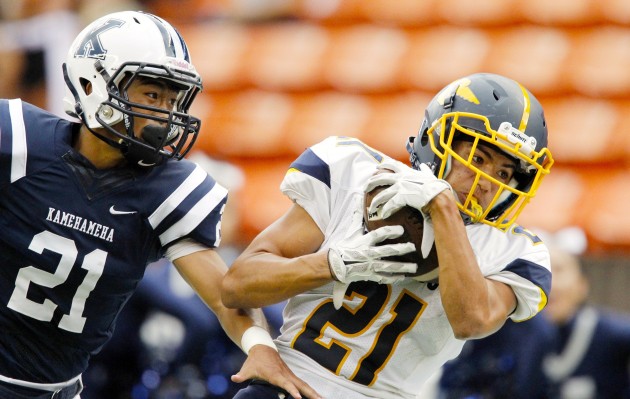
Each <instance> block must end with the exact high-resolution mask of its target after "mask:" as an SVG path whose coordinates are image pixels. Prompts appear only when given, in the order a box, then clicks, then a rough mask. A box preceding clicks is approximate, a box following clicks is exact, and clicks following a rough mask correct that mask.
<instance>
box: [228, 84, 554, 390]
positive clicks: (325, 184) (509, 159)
mask: <svg viewBox="0 0 630 399" xmlns="http://www.w3.org/2000/svg"><path fill="white" fill-rule="evenodd" d="M408 149H409V152H410V155H411V164H412V167H409V166H406V165H405V164H403V163H401V162H397V161H395V160H393V159H392V158H390V157H388V156H386V155H385V154H382V153H380V152H378V151H376V150H374V149H372V148H370V147H368V146H367V145H366V144H365V143H363V142H361V141H359V140H357V139H355V138H351V137H329V138H327V139H325V140H324V141H322V142H320V143H317V144H315V145H313V146H312V147H310V148H308V149H307V150H306V151H305V152H303V153H302V155H300V157H299V158H297V159H296V160H295V161H294V162H293V163H292V164H291V166H290V168H289V171H288V172H287V174H286V176H285V178H284V180H283V182H282V184H281V190H282V191H283V193H284V194H285V195H287V196H288V197H289V198H291V200H293V202H294V205H293V206H292V207H291V208H290V209H289V210H288V211H287V213H286V214H285V215H283V216H282V217H281V218H280V219H278V220H277V221H276V222H274V223H273V224H272V225H271V226H270V227H268V228H267V229H265V230H264V231H263V232H262V233H260V235H258V237H256V238H255V239H254V241H253V242H252V243H251V244H250V246H249V247H248V248H247V249H245V251H244V252H243V253H242V254H241V255H240V256H239V258H237V260H236V261H235V262H234V263H233V264H232V267H231V268H230V270H229V271H228V273H227V275H226V277H225V278H224V280H223V294H222V298H223V301H224V303H225V304H226V305H227V306H229V307H241V306H247V307H250V306H251V307H263V306H266V305H269V304H271V303H274V302H280V301H283V300H288V302H287V305H286V307H285V309H284V313H283V315H284V324H283V326H282V329H281V335H280V336H279V337H278V338H277V339H276V344H277V346H278V350H279V351H280V354H281V356H282V358H283V359H284V360H285V361H286V362H287V364H288V365H289V367H290V368H291V369H292V370H293V371H294V372H295V373H296V374H297V375H298V376H299V377H301V378H302V379H304V380H305V381H306V382H307V383H309V384H310V385H311V386H312V387H314V388H315V389H316V390H317V391H318V392H319V393H320V394H321V395H323V396H325V397H335V398H344V399H360V398H379V399H401V398H402V399H414V398H415V397H416V394H417V393H418V392H420V390H421V387H422V385H423V383H424V381H426V380H427V379H428V378H429V377H430V376H431V375H432V374H434V373H435V372H436V371H437V370H438V369H439V368H440V367H441V365H442V364H444V363H445V362H446V361H447V360H449V359H451V358H453V357H455V356H457V355H458V354H459V352H460V350H461V348H462V346H463V343H464V342H465V340H466V339H472V338H480V337H484V336H487V335H490V334H492V333H493V332H495V331H497V330H498V329H499V328H500V327H501V326H502V325H503V324H504V322H505V321H506V320H507V319H508V318H511V319H512V320H515V321H523V320H527V319H529V318H531V317H533V316H534V315H536V314H537V313H538V312H539V311H540V310H541V309H543V308H544V307H545V305H546V302H547V296H548V293H549V290H550V285H551V272H550V264H549V263H550V260H549V252H548V250H547V248H546V246H545V245H544V244H543V243H542V241H541V240H540V239H539V238H538V237H536V236H535V235H534V234H531V233H530V232H529V231H527V230H526V229H524V228H522V227H520V226H518V225H516V224H515V223H514V222H515V220H516V218H517V216H518V215H519V214H520V212H521V211H522V209H523V207H524V206H525V205H526V204H527V203H528V202H529V200H530V199H531V198H532V197H533V196H534V195H535V193H536V190H537V189H538V187H539V185H540V182H541V179H542V178H543V177H544V176H545V175H546V174H548V173H549V171H550V167H551V165H552V164H553V160H552V158H551V153H550V152H549V150H548V149H547V125H546V121H545V118H544V114H543V110H542V107H541V105H540V103H539V102H538V100H537V99H536V98H535V97H534V96H533V95H532V94H531V93H530V92H529V91H528V90H527V89H525V88H524V87H523V86H522V85H520V84H519V83H517V82H515V81H513V80H512V79H508V78H506V77H503V76H499V75H495V74H486V73H480V74H474V75H470V76H466V77H464V78H461V79H458V80H456V81H454V82H452V83H451V84H449V85H447V86H446V87H445V88H444V89H442V90H441V91H440V92H439V93H438V94H437V95H436V96H435V97H434V98H433V100H432V101H431V102H430V103H429V105H428V107H427V109H426V112H425V119H424V121H423V123H422V125H421V127H420V131H419V133H418V135H417V136H415V137H412V138H410V140H409V142H408ZM385 170H388V171H391V172H393V173H376V172H380V171H385ZM377 186H390V187H387V188H385V189H383V190H382V191H381V192H380V193H379V194H377V195H376V196H375V197H374V198H373V199H372V203H371V205H369V206H368V209H367V211H366V212H365V214H366V215H367V216H366V217H369V218H376V219H380V218H383V219H385V218H387V217H388V216H389V215H390V214H392V213H394V212H396V211H397V210H398V209H400V208H402V207H403V206H411V207H413V208H416V209H418V210H420V212H422V214H423V215H424V233H423V241H422V243H421V245H420V248H416V247H415V246H414V244H413V243H399V244H387V245H379V244H385V243H383V241H384V240H386V239H389V238H396V237H399V236H401V235H402V233H403V229H402V227H401V226H385V227H381V228H379V229H375V230H372V231H370V232H368V233H365V229H364V206H363V204H364V193H365V192H370V191H371V190H372V189H373V188H375V187H377ZM433 246H435V248H436V249H437V256H438V259H439V268H438V269H437V271H436V273H435V275H433V274H432V273H423V275H421V276H407V275H408V274H409V273H414V272H415V271H416V265H415V264H414V263H406V262H398V261H396V260H395V259H391V258H390V257H391V256H396V255H402V254H406V253H409V252H411V251H414V250H415V251H418V252H419V253H421V254H422V255H423V256H424V257H426V255H427V254H428V253H429V250H430V249H431V248H432V247H433ZM278 391H279V390H278V389H277V388H276V387H273V386H270V385H269V384H264V383H259V382H257V381H254V382H252V383H251V384H250V385H249V386H248V387H247V388H244V389H243V390H241V391H240V392H239V393H238V394H237V395H236V397H235V398H238V399H254V398H255V399H273V398H277V397H278V396H277V395H278Z"/></svg>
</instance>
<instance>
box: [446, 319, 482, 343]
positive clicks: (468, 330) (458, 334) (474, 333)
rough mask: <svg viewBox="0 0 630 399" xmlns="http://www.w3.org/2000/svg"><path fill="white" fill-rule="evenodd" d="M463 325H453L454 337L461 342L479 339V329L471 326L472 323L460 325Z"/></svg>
mask: <svg viewBox="0 0 630 399" xmlns="http://www.w3.org/2000/svg"><path fill="white" fill-rule="evenodd" d="M460 324H462V325H451V327H452V328H453V335H455V338H457V339H460V340H469V339H475V338H479V331H480V330H479V329H478V328H476V327H474V326H472V325H470V323H460Z"/></svg>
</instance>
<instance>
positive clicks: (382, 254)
mask: <svg viewBox="0 0 630 399" xmlns="http://www.w3.org/2000/svg"><path fill="white" fill-rule="evenodd" d="M415 250H416V244H414V243H412V242H403V243H399V244H385V245H378V246H375V247H372V252H371V253H370V255H371V257H372V258H376V259H382V258H389V257H390V256H401V255H406V254H409V253H412V252H415Z"/></svg>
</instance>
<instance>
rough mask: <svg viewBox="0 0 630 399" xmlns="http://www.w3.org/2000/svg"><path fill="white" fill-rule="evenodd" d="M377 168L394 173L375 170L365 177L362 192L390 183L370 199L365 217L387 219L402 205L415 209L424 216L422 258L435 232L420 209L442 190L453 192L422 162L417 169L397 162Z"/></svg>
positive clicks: (386, 163)
mask: <svg viewBox="0 0 630 399" xmlns="http://www.w3.org/2000/svg"><path fill="white" fill-rule="evenodd" d="M378 168H379V169H389V170H392V171H393V172H394V173H379V174H376V175H374V176H372V177H371V178H370V179H369V180H368V182H367V185H366V187H365V192H370V191H372V190H373V189H374V188H376V187H378V186H390V187H388V188H386V189H384V190H383V191H381V192H380V193H378V194H377V195H376V196H375V197H374V198H373V199H372V203H371V204H370V207H369V209H368V215H369V216H368V217H369V218H370V220H379V219H387V218H388V217H389V216H391V215H392V214H393V213H395V212H397V211H398V210H400V209H402V208H403V207H405V206H410V207H412V208H415V209H417V210H419V211H420V212H421V213H422V216H423V218H424V231H423V236H422V245H421V248H420V252H421V253H422V257H423V258H426V257H427V256H428V255H429V252H430V251H431V247H432V246H433V242H434V238H435V234H434V231H433V224H432V223H431V218H430V217H429V215H428V214H426V213H425V212H424V211H423V210H422V209H423V208H424V207H425V206H426V205H427V204H428V203H429V202H431V200H432V199H433V198H435V196H436V195H438V194H440V193H441V192H442V191H444V190H450V191H451V192H452V193H453V195H455V194H454V192H453V188H452V187H451V185H450V184H448V182H447V181H446V180H442V179H438V178H437V177H435V175H434V174H433V172H432V171H431V168H429V166H427V165H426V164H421V165H420V170H415V169H413V168H410V167H409V166H407V165H405V164H403V163H401V162H385V163H382V164H381V165H379V166H378Z"/></svg>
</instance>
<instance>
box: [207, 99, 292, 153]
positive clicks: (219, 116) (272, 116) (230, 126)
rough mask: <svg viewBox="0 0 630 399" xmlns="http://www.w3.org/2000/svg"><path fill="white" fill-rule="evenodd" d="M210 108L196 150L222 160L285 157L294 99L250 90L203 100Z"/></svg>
mask: <svg viewBox="0 0 630 399" xmlns="http://www.w3.org/2000/svg"><path fill="white" fill-rule="evenodd" d="M203 104H204V105H205V106H206V107H207V109H206V110H205V112H206V113H205V114H204V115H203V116H204V119H203V120H202V134H201V135H200V136H199V138H198V139H197V143H196V144H195V146H196V148H198V149H200V150H203V151H206V152H207V153H208V154H211V155H213V156H217V157H222V158H230V157H235V158H247V157H278V156H284V155H287V154H286V145H285V143H284V140H285V139H284V135H285V127H286V125H287V123H288V121H289V119H290V117H291V114H292V112H293V100H292V98H291V97H290V96H288V95H286V94H283V93H273V92H264V91H260V90H247V91H243V92H234V93H229V94H216V95H212V96H208V97H207V98H204V100H203Z"/></svg>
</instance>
